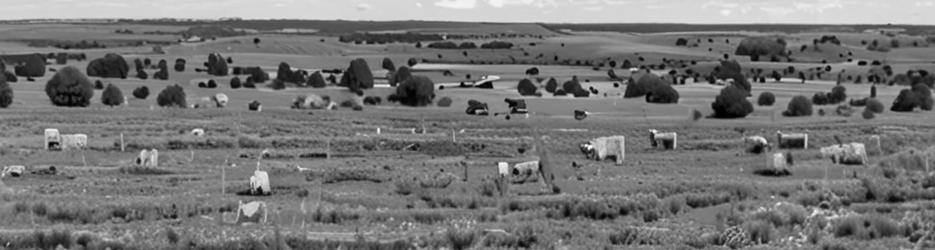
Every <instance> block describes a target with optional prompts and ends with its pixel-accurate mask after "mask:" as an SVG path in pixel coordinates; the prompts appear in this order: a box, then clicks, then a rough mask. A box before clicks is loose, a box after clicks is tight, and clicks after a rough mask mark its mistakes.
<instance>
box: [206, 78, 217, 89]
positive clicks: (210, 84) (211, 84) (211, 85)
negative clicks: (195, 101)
mask: <svg viewBox="0 0 935 250" xmlns="http://www.w3.org/2000/svg"><path fill="white" fill-rule="evenodd" d="M217 87H218V82H216V81H214V79H211V80H208V88H209V89H213V88H217Z"/></svg>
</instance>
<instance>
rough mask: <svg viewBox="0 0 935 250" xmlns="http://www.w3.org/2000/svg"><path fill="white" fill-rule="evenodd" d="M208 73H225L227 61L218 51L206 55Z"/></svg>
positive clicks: (223, 74) (215, 74) (218, 74)
mask: <svg viewBox="0 0 935 250" xmlns="http://www.w3.org/2000/svg"><path fill="white" fill-rule="evenodd" d="M207 66H208V74H209V75H214V76H226V75H227V61H226V60H225V59H224V57H223V56H221V54H220V53H211V54H210V55H208V65H207Z"/></svg>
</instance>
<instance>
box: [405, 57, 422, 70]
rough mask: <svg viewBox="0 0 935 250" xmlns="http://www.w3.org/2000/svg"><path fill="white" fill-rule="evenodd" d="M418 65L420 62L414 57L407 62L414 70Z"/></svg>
mask: <svg viewBox="0 0 935 250" xmlns="http://www.w3.org/2000/svg"><path fill="white" fill-rule="evenodd" d="M416 64H419V61H418V60H416V59H415V58H414V57H411V58H409V60H408V61H406V65H409V67H410V68H412V67H413V66H416Z"/></svg>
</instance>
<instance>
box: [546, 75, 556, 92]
mask: <svg viewBox="0 0 935 250" xmlns="http://www.w3.org/2000/svg"><path fill="white" fill-rule="evenodd" d="M556 88H558V81H556V80H555V77H551V78H549V81H548V82H547V83H546V84H545V91H546V92H549V93H555V89H556Z"/></svg>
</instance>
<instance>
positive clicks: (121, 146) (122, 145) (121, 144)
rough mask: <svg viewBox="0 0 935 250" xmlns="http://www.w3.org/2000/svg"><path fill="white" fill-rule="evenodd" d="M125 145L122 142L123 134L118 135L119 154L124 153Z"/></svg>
mask: <svg viewBox="0 0 935 250" xmlns="http://www.w3.org/2000/svg"><path fill="white" fill-rule="evenodd" d="M126 149H127V145H126V144H125V143H124V142H123V133H120V152H125V151H126Z"/></svg>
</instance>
